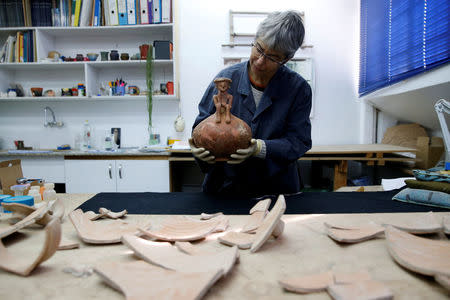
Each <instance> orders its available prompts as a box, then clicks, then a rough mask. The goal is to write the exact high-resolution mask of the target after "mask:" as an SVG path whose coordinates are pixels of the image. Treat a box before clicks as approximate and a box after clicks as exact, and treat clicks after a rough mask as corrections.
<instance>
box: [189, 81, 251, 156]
mask: <svg viewBox="0 0 450 300" xmlns="http://www.w3.org/2000/svg"><path fill="white" fill-rule="evenodd" d="M214 84H215V85H216V89H217V91H218V93H217V95H214V96H213V99H212V100H213V101H214V106H215V107H216V112H215V113H214V114H212V115H211V116H209V117H208V118H206V119H204V120H203V121H202V122H200V123H199V124H198V125H197V126H196V127H195V128H194V131H193V132H192V139H193V141H194V144H195V146H197V147H199V148H205V149H206V150H209V151H210V152H211V154H212V155H214V156H215V158H216V161H226V160H229V159H230V155H231V154H233V153H236V150H238V149H246V148H248V147H249V146H250V140H251V138H252V130H251V129H250V127H249V126H248V125H247V123H245V122H244V121H242V120H241V119H239V118H237V117H236V116H234V115H233V114H231V106H232V105H233V96H232V95H230V94H228V89H229V88H230V85H231V79H230V78H225V77H219V78H216V79H215V80H214Z"/></svg>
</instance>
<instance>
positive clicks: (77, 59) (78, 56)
mask: <svg viewBox="0 0 450 300" xmlns="http://www.w3.org/2000/svg"><path fill="white" fill-rule="evenodd" d="M75 60H76V61H83V60H84V57H83V54H77V56H76V57H75Z"/></svg>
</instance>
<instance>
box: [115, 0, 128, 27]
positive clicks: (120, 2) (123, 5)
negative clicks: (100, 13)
mask: <svg viewBox="0 0 450 300" xmlns="http://www.w3.org/2000/svg"><path fill="white" fill-rule="evenodd" d="M117 12H118V14H119V25H127V24H128V14H127V0H117Z"/></svg>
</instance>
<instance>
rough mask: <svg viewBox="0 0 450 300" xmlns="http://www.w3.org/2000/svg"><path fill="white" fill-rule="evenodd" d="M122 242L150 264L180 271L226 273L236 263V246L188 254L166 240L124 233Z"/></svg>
mask: <svg viewBox="0 0 450 300" xmlns="http://www.w3.org/2000/svg"><path fill="white" fill-rule="evenodd" d="M122 242H123V244H124V245H125V246H127V247H128V248H130V249H131V250H133V252H134V253H135V255H136V256H137V257H139V258H140V259H143V260H145V261H147V262H149V263H151V264H154V265H157V266H159V267H162V268H165V269H170V270H175V271H180V272H205V271H211V270H217V269H221V270H223V274H224V275H226V274H228V272H230V270H231V268H232V267H233V266H234V264H235V263H236V257H237V254H236V253H237V251H238V250H237V247H234V248H228V249H226V250H222V251H220V252H216V253H208V254H199V255H189V254H186V253H184V252H181V251H179V250H178V249H177V247H175V246H172V245H171V244H170V243H167V242H152V241H148V240H145V239H142V238H139V237H136V236H132V235H124V236H123V237H122Z"/></svg>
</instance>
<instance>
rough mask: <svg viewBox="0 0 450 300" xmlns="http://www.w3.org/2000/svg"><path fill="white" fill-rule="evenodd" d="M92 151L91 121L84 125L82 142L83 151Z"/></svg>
mask: <svg viewBox="0 0 450 300" xmlns="http://www.w3.org/2000/svg"><path fill="white" fill-rule="evenodd" d="M89 149H91V126H90V125H89V121H88V120H86V121H85V122H84V125H83V139H82V142H81V150H82V151H87V150H89Z"/></svg>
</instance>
